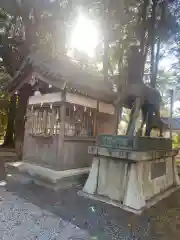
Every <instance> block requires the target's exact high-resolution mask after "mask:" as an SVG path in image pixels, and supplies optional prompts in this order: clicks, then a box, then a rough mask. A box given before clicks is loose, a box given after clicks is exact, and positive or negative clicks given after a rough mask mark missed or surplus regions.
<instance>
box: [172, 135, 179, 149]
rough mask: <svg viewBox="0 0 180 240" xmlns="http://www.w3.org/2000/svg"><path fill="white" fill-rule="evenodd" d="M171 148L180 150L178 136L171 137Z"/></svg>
mask: <svg viewBox="0 0 180 240" xmlns="http://www.w3.org/2000/svg"><path fill="white" fill-rule="evenodd" d="M173 148H180V135H175V136H173Z"/></svg>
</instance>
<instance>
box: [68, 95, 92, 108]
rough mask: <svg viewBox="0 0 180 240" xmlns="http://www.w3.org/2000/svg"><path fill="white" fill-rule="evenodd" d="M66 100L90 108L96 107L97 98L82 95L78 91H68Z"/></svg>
mask: <svg viewBox="0 0 180 240" xmlns="http://www.w3.org/2000/svg"><path fill="white" fill-rule="evenodd" d="M66 102H69V103H72V104H77V105H81V106H84V107H89V108H96V106H97V100H94V99H91V98H89V97H84V96H80V95H78V94H76V93H68V92H67V93H66Z"/></svg>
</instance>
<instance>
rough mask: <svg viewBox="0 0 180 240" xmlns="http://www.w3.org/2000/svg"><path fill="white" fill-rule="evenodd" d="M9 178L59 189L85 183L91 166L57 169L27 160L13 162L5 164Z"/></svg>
mask: <svg viewBox="0 0 180 240" xmlns="http://www.w3.org/2000/svg"><path fill="white" fill-rule="evenodd" d="M5 169H6V173H7V180H9V181H10V180H12V179H13V180H15V181H18V182H21V183H30V182H31V183H35V184H37V185H40V186H44V187H47V188H51V189H53V190H58V189H62V188H68V187H70V186H72V185H73V184H84V182H85V181H86V179H87V177H88V174H89V170H90V169H89V168H81V169H70V170H65V171H55V170H52V169H49V168H47V167H42V166H39V165H35V164H30V163H27V162H11V163H6V164H5Z"/></svg>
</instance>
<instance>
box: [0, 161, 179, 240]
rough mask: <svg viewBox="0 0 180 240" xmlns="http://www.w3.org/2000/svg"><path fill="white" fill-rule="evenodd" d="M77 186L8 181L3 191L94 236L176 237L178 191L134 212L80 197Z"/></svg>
mask: <svg viewBox="0 0 180 240" xmlns="http://www.w3.org/2000/svg"><path fill="white" fill-rule="evenodd" d="M4 178H5V171H4V161H3V160H2V159H0V180H3V179H4ZM79 189H80V187H77V188H75V187H73V188H71V189H68V190H61V191H58V192H54V191H51V190H49V189H45V188H42V187H38V186H36V185H33V184H31V185H20V184H9V185H8V186H7V188H6V191H10V192H11V193H13V194H14V195H16V196H19V197H21V198H24V199H25V200H27V201H29V202H31V203H33V204H35V205H37V206H39V207H40V208H42V209H45V210H49V211H50V212H52V213H54V214H55V215H57V216H59V217H61V218H63V219H64V220H67V221H70V222H72V223H73V224H75V225H77V226H79V227H80V228H82V229H85V230H88V231H89V233H90V234H91V236H93V237H92V239H94V240H95V239H96V240H106V239H108V240H109V239H110V240H111V239H113V240H114V239H118V240H120V239H123V240H135V239H138V240H140V239H142V240H146V239H147V240H156V239H157V240H161V239H162V240H169V239H172V240H179V239H180V191H177V192H175V193H173V194H172V195H171V196H170V197H169V198H167V199H165V200H162V201H161V202H159V203H158V204H157V205H156V206H155V207H152V208H150V209H148V210H147V211H145V212H144V213H143V214H142V215H141V216H136V215H134V214H132V213H128V212H125V211H124V210H122V209H119V208H115V207H112V206H110V205H107V204H105V203H99V202H97V201H93V200H89V199H85V198H83V197H80V196H78V195H77V191H78V190H79ZM76 240H77V239H76Z"/></svg>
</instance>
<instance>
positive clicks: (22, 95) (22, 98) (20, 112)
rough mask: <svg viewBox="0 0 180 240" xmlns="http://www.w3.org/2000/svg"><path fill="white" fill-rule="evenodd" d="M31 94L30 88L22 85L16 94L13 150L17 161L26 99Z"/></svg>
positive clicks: (22, 132)
mask: <svg viewBox="0 0 180 240" xmlns="http://www.w3.org/2000/svg"><path fill="white" fill-rule="evenodd" d="M31 93H32V91H31V87H30V86H28V85H24V86H23V88H21V89H20V90H19V94H18V104H17V113H16V119H15V148H16V151H17V154H18V157H19V159H21V158H22V151H23V142H24V132H25V131H24V130H25V115H26V109H27V103H28V99H29V96H30V95H31Z"/></svg>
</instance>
